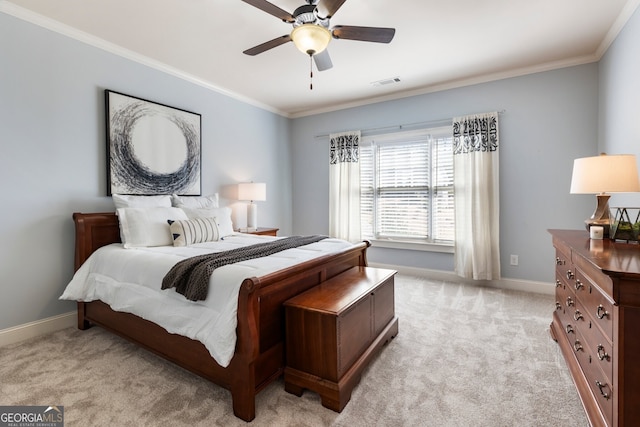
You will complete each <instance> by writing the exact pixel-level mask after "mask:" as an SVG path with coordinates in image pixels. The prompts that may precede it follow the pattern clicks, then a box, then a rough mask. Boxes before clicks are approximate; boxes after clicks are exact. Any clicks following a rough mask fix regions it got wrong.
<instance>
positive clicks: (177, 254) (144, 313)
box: [60, 233, 351, 367]
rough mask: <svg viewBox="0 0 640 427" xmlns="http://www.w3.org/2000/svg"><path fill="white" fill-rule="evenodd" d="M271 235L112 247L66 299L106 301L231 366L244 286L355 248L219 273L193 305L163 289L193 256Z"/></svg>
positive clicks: (330, 245)
mask: <svg viewBox="0 0 640 427" xmlns="http://www.w3.org/2000/svg"><path fill="white" fill-rule="evenodd" d="M270 239H271V240H272V239H274V237H269V236H256V235H251V234H239V233H238V234H234V235H232V236H227V237H225V239H224V240H221V241H217V242H208V243H199V244H195V245H192V246H186V247H173V246H161V247H149V248H135V249H124V248H123V247H122V244H111V245H108V246H105V247H102V248H100V249H98V250H97V251H96V252H94V253H93V254H92V255H91V256H90V257H89V259H88V260H87V261H86V262H85V263H84V264H83V265H82V266H81V267H80V269H78V271H77V272H76V274H75V275H74V277H73V279H72V280H71V282H70V283H69V284H68V285H67V288H66V289H65V291H64V293H63V294H62V296H61V297H60V299H65V300H73V301H94V300H101V301H103V302H105V303H107V304H109V305H110V306H111V308H112V309H114V310H116V311H123V312H128V313H132V314H135V315H137V316H139V317H142V318H144V319H147V320H149V321H151V322H154V323H156V324H158V325H160V326H162V327H163V328H165V329H166V330H167V331H168V332H171V333H175V334H180V335H184V336H186V337H189V338H191V339H195V340H198V341H200V342H202V343H203V344H204V345H205V347H206V348H207V349H208V350H209V352H210V353H211V356H212V357H213V358H214V359H215V360H216V361H217V362H218V364H219V365H221V366H225V367H226V366H227V365H228V364H229V362H230V361H231V358H232V357H233V353H234V350H235V345H236V323H237V317H236V313H237V308H238V292H239V289H240V285H241V284H242V281H243V280H244V279H246V278H248V277H260V276H263V275H265V274H268V273H272V272H274V271H277V270H280V269H283V268H286V267H290V266H292V265H294V264H297V263H300V262H303V261H306V260H310V259H313V258H317V257H320V256H323V255H326V254H329V253H335V252H338V251H340V250H342V249H343V248H346V247H349V246H351V243H349V242H346V241H343V240H338V239H331V238H329V239H324V240H321V241H320V242H317V243H313V244H310V245H306V246H301V247H299V248H295V249H288V250H285V251H282V252H279V253H276V254H273V255H270V256H267V257H263V258H257V259H253V260H248V261H243V262H239V263H236V264H231V265H227V266H224V267H220V268H218V269H216V270H215V271H214V273H213V275H212V276H211V280H210V282H209V293H208V295H207V299H206V300H204V301H197V302H194V301H189V300H187V299H186V298H185V297H184V296H183V295H181V294H179V293H177V292H175V290H174V289H166V290H161V289H160V288H161V284H162V278H163V277H164V276H165V274H166V273H167V272H168V271H169V270H170V269H171V267H172V266H173V265H174V264H176V263H177V262H179V261H180V260H183V259H185V258H188V257H192V256H196V255H202V254H205V253H211V252H219V251H224V250H229V249H234V248H237V247H240V246H246V245H252V244H255V243H263V242H266V241H268V240H270Z"/></svg>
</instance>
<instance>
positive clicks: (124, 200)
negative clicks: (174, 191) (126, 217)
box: [111, 194, 171, 209]
mask: <svg viewBox="0 0 640 427" xmlns="http://www.w3.org/2000/svg"><path fill="white" fill-rule="evenodd" d="M111 199H113V203H114V204H115V205H116V209H120V208H157V207H165V208H170V207H171V196H169V195H164V196H130V195H126V194H113V195H112V196H111Z"/></svg>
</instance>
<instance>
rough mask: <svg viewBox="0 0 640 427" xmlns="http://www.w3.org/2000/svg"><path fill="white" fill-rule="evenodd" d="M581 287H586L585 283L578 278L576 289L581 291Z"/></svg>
mask: <svg viewBox="0 0 640 427" xmlns="http://www.w3.org/2000/svg"><path fill="white" fill-rule="evenodd" d="M580 289H584V285H583V284H582V282H581V281H580V280H576V291H579V290H580Z"/></svg>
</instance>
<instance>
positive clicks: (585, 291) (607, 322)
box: [576, 269, 614, 340]
mask: <svg viewBox="0 0 640 427" xmlns="http://www.w3.org/2000/svg"><path fill="white" fill-rule="evenodd" d="M576 283H579V284H580V286H579V289H578V290H577V291H576V296H577V298H578V299H579V300H580V301H581V302H582V304H583V306H584V310H585V312H586V313H588V314H589V316H590V317H591V318H592V319H593V324H594V325H598V327H599V328H600V329H601V330H602V331H603V332H604V334H605V335H606V336H607V338H608V339H609V340H611V337H613V313H614V311H613V303H612V302H611V300H609V298H607V297H606V296H605V295H604V294H603V293H602V292H601V291H600V288H599V287H598V286H596V285H595V284H594V283H593V282H592V281H591V279H590V278H589V277H588V276H587V275H585V274H584V273H583V272H582V270H580V269H578V270H577V271H576Z"/></svg>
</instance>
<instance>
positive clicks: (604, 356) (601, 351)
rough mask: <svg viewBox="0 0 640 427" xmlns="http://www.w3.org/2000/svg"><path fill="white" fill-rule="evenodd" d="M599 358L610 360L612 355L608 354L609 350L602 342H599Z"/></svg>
mask: <svg viewBox="0 0 640 427" xmlns="http://www.w3.org/2000/svg"><path fill="white" fill-rule="evenodd" d="M598 359H600V360H609V359H610V357H609V355H608V354H607V351H606V350H605V349H604V346H603V345H602V344H598Z"/></svg>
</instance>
